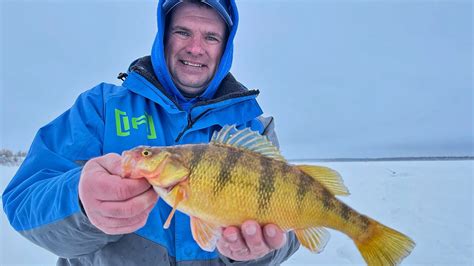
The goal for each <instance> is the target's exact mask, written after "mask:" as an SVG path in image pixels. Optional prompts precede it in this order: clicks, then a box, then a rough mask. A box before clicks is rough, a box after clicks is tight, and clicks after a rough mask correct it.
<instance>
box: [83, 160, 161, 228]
mask: <svg viewBox="0 0 474 266" xmlns="http://www.w3.org/2000/svg"><path fill="white" fill-rule="evenodd" d="M121 173H122V157H120V156H119V155H118V154H114V153H109V154H106V155H104V156H101V157H97V158H94V159H91V160H89V161H88V162H87V163H86V164H85V165H84V168H83V169H82V173H81V177H80V180H79V199H80V200H81V202H82V206H83V207H84V210H85V212H86V214H87V217H88V218H89V220H90V221H91V223H92V224H93V225H94V226H96V227H97V228H99V229H100V230H101V231H103V232H105V233H107V234H110V235H117V234H127V233H132V232H134V231H136V230H137V229H140V228H141V227H143V226H144V225H145V223H146V221H147V219H148V215H149V213H150V212H151V210H152V209H153V207H154V206H155V204H156V202H157V200H158V194H156V192H155V191H154V190H153V188H152V187H151V185H150V184H149V183H148V181H146V180H145V178H142V179H128V178H123V177H121Z"/></svg>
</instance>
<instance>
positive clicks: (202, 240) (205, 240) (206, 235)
mask: <svg viewBox="0 0 474 266" xmlns="http://www.w3.org/2000/svg"><path fill="white" fill-rule="evenodd" d="M191 232H192V234H193V238H194V240H195V241H196V243H197V244H198V245H199V246H200V247H201V248H202V249H203V250H205V251H209V252H212V251H214V249H216V244H217V240H219V238H220V237H221V235H222V228H221V227H220V226H216V225H213V224H210V223H207V222H205V221H203V220H201V219H199V218H197V217H194V216H191Z"/></svg>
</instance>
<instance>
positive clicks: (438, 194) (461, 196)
mask: <svg viewBox="0 0 474 266" xmlns="http://www.w3.org/2000/svg"><path fill="white" fill-rule="evenodd" d="M317 164H319V165H324V166H329V167H332V168H333V169H335V170H337V171H338V172H340V173H341V175H342V177H343V179H344V182H345V184H346V186H347V187H348V188H349V191H350V192H351V195H350V196H348V197H342V198H341V197H340V199H342V200H343V201H344V202H346V203H347V204H349V205H350V206H351V207H353V208H354V209H356V210H357V211H359V212H361V213H363V214H366V215H368V216H370V217H371V218H374V219H376V220H378V221H379V222H381V223H383V224H385V225H387V226H390V227H392V228H394V229H396V230H398V231H400V232H403V233H404V234H406V235H408V236H410V237H411V238H412V239H413V240H414V241H415V242H416V244H417V245H416V247H415V249H414V251H413V252H412V254H411V255H410V256H409V257H408V258H406V259H405V260H404V263H403V265H473V249H474V247H473V239H474V231H473V227H472V221H473V178H474V175H473V172H474V161H473V160H463V161H380V162H324V163H317ZM0 171H1V172H0V174H1V178H0V182H1V183H0V192H2V191H3V190H4V188H5V186H6V184H7V183H8V181H9V180H10V178H11V177H12V176H13V174H14V173H15V171H16V168H14V167H0ZM0 208H1V206H0ZM0 222H1V227H0V229H1V237H0V265H54V264H55V262H56V257H55V255H54V254H51V253H49V252H48V251H45V250H43V249H41V248H39V247H37V246H35V245H34V244H32V243H30V242H29V241H27V240H25V239H23V238H22V237H21V236H20V235H19V234H18V233H16V232H15V231H13V230H12V229H11V227H10V225H9V224H8V221H7V219H6V216H5V214H4V213H3V209H2V212H1V215H0ZM331 235H332V237H331V240H330V241H329V243H328V245H327V246H326V249H325V250H324V251H323V252H322V253H321V254H311V253H310V252H308V251H307V250H305V249H304V248H303V247H302V248H300V250H299V251H298V252H297V253H296V254H295V255H294V256H293V257H291V258H290V259H289V260H288V261H287V262H286V263H285V264H284V265H287V266H289V265H357V264H360V265H363V264H364V261H363V259H362V257H361V256H360V254H359V252H358V251H357V249H356V247H355V245H354V244H353V242H352V241H351V240H350V239H349V238H348V237H346V236H345V235H343V234H341V233H339V232H337V231H331Z"/></svg>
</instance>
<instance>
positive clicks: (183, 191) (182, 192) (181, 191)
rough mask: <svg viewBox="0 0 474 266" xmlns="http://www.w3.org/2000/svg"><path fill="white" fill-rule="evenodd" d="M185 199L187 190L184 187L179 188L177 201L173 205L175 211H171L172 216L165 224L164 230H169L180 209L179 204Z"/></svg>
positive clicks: (169, 216) (170, 215)
mask: <svg viewBox="0 0 474 266" xmlns="http://www.w3.org/2000/svg"><path fill="white" fill-rule="evenodd" d="M184 199H186V189H185V188H183V187H178V192H177V195H176V200H175V202H174V205H173V209H172V210H171V212H170V214H169V215H168V219H166V222H165V224H164V225H163V228H164V229H168V228H169V227H170V223H171V219H172V218H173V216H174V213H175V212H176V209H177V208H178V205H179V203H181V202H182V201H183V200H184Z"/></svg>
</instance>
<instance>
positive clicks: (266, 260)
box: [219, 116, 300, 265]
mask: <svg viewBox="0 0 474 266" xmlns="http://www.w3.org/2000/svg"><path fill="white" fill-rule="evenodd" d="M258 120H259V121H260V123H262V125H263V128H264V129H263V135H265V136H267V137H268V139H269V140H270V141H271V142H272V143H273V144H274V145H275V146H277V147H278V148H280V144H279V142H278V138H277V135H276V133H275V123H274V119H273V117H263V116H260V117H258ZM286 236H287V238H286V239H287V241H286V244H285V245H284V246H283V247H282V248H280V249H278V250H274V251H272V252H270V253H268V254H267V255H265V256H264V257H262V258H260V259H257V260H252V261H233V260H231V259H229V258H227V257H225V256H223V255H221V254H220V255H219V256H220V259H221V260H222V261H223V262H224V263H225V264H226V265H280V264H281V263H283V262H284V261H286V260H287V259H288V258H289V257H290V256H291V255H293V254H294V253H295V252H296V251H297V250H298V248H299V247H300V243H299V241H298V239H296V236H295V234H294V233H293V232H288V233H286Z"/></svg>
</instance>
